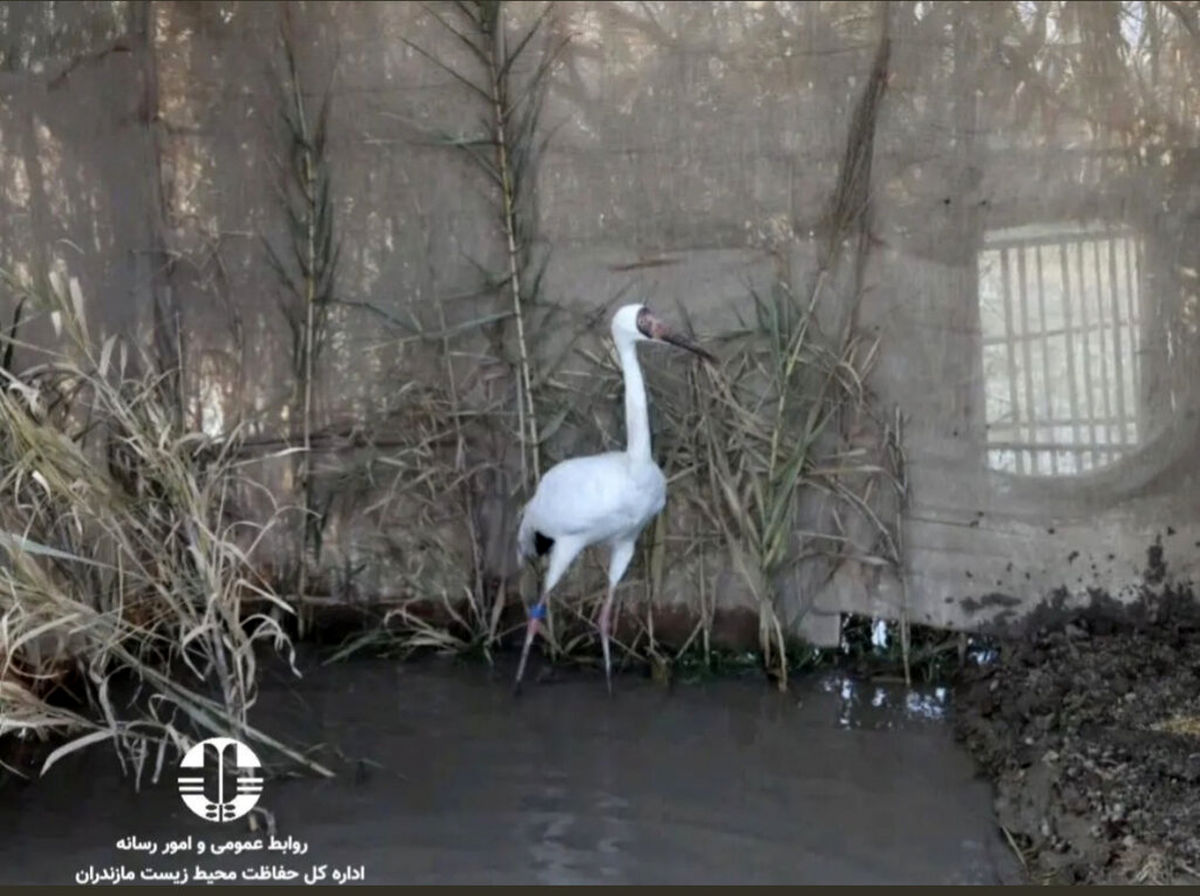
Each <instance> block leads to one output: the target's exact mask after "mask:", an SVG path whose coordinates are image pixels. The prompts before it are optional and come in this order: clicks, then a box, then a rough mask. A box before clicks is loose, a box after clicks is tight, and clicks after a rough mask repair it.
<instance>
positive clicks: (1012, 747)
mask: <svg viewBox="0 0 1200 896" xmlns="http://www.w3.org/2000/svg"><path fill="white" fill-rule="evenodd" d="M995 647H996V650H997V653H996V656H995V658H994V661H993V662H989V663H986V664H980V665H976V666H974V667H973V668H971V669H969V670H968V671H967V672H966V673H965V675H964V676H963V678H962V680H961V684H960V685H959V687H958V696H957V699H956V705H957V712H956V717H957V718H956V730H957V735H958V737H959V738H960V739H961V740H962V741H963V742H964V743H965V744H966V746H967V748H968V749H969V750H970V751H971V753H972V754H973V755H974V757H975V758H976V760H977V761H978V762H979V763H980V764H981V766H982V767H983V769H984V771H985V773H986V774H987V775H988V776H989V777H990V778H991V779H992V781H993V783H994V785H995V789H996V810H997V815H998V820H999V823H1000V824H1001V826H1002V827H1003V829H1004V830H1005V831H1006V832H1007V836H1008V838H1009V840H1010V843H1011V844H1012V846H1013V847H1014V849H1016V850H1018V851H1019V853H1020V855H1021V857H1022V860H1023V862H1024V863H1025V865H1026V867H1027V869H1028V871H1029V874H1030V876H1031V878H1032V879H1033V880H1034V881H1038V882H1053V883H1086V884H1097V883H1200V603H1198V602H1197V601H1196V599H1195V598H1194V597H1193V595H1192V594H1191V592H1190V591H1189V592H1186V593H1177V592H1173V591H1170V590H1167V591H1165V592H1164V593H1162V594H1161V595H1158V596H1154V595H1147V596H1145V597H1144V598H1143V599H1142V600H1141V601H1140V602H1139V603H1137V604H1136V605H1134V606H1133V607H1122V606H1119V605H1117V604H1116V603H1115V602H1114V601H1112V600H1111V599H1107V598H1106V597H1105V596H1103V595H1096V596H1095V597H1094V598H1093V600H1092V603H1091V605H1090V606H1088V607H1086V608H1083V609H1075V610H1069V609H1066V608H1065V602H1064V601H1063V600H1061V599H1060V600H1058V601H1057V602H1054V603H1052V604H1051V605H1050V606H1048V607H1046V608H1045V609H1044V610H1043V611H1040V612H1039V614H1038V616H1037V618H1035V619H1033V620H1031V621H1029V622H1028V623H1026V625H1025V626H1024V627H1023V630H1022V631H1021V632H1010V633H1009V634H1007V635H1005V636H1002V637H998V638H997V639H996V641H995Z"/></svg>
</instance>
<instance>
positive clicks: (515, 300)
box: [487, 2, 541, 486]
mask: <svg viewBox="0 0 1200 896" xmlns="http://www.w3.org/2000/svg"><path fill="white" fill-rule="evenodd" d="M492 31H493V33H492V52H491V53H490V54H489V55H488V57H487V58H488V81H489V84H490V88H491V100H492V115H493V122H492V139H493V142H494V144H495V149H496V171H497V174H498V175H499V180H500V195H501V201H502V203H503V219H502V220H503V222H504V240H505V250H506V254H507V256H508V285H509V292H510V294H511V295H512V310H513V322H514V325H515V326H516V330H517V352H518V355H517V360H518V363H519V365H520V382H521V387H520V389H519V392H520V393H521V394H520V395H519V396H518V399H517V419H518V423H519V426H520V432H521V441H522V443H523V445H524V446H525V450H522V452H521V479H522V482H523V483H524V484H525V485H526V486H528V485H529V483H530V482H531V474H532V478H533V479H536V478H537V477H538V476H539V475H540V474H541V438H540V436H539V434H538V419H537V408H536V407H535V405H534V400H533V398H534V396H533V373H532V364H531V363H530V355H529V346H528V345H527V343H526V341H525V313H526V312H525V301H524V294H523V293H522V291H521V268H522V264H521V257H520V249H519V247H518V245H517V210H516V209H517V203H516V195H515V191H514V184H513V176H512V166H511V164H510V159H509V151H508V142H509V137H508V125H507V122H508V119H509V115H510V113H511V111H512V110H511V107H510V105H509V102H508V93H509V90H508V83H507V77H508V75H507V73H508V72H509V71H511V63H510V62H509V60H508V56H507V52H506V40H505V28H504V4H503V2H498V3H497V4H496V11H495V19H494V21H493V22H492ZM526 451H528V453H529V458H530V467H531V469H527V468H526V459H525V454H526Z"/></svg>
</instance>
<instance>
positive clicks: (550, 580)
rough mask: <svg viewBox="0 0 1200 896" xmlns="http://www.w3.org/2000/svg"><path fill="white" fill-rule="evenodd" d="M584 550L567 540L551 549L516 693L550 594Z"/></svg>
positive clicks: (527, 632) (528, 628)
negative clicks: (572, 562)
mask: <svg viewBox="0 0 1200 896" xmlns="http://www.w3.org/2000/svg"><path fill="white" fill-rule="evenodd" d="M583 548H584V545H583V543H582V542H579V541H572V540H570V539H566V538H560V539H558V540H557V541H555V542H554V546H553V547H552V548H550V563H549V565H548V567H547V569H546V581H545V582H544V584H543V585H542V596H541V597H540V598H539V599H538V602H537V603H536V604H534V607H533V609H532V610H530V611H529V624H528V625H527V626H526V627H525V645H524V646H523V647H522V648H521V662H520V663H519V664H518V665H517V678H516V681H514V682H513V691H514V692H516V693H520V690H521V678H522V677H523V676H524V675H525V662H526V660H528V659H529V648H530V647H532V646H533V639H534V638H536V637H537V633H538V629H539V627H540V625H541V622H542V620H543V619H545V618H546V601H547V600H549V598H550V592H551V590H552V589H553V588H554V586H555V585H557V584H558V580H559V579H561V578H562V577H563V573H565V572H566V571H567V567H568V566H570V565H571V561H572V560H574V559H575V558H576V557H577V556H578V555H579V552H580V551H582V550H583Z"/></svg>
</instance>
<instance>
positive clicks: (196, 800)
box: [178, 737, 263, 822]
mask: <svg viewBox="0 0 1200 896" xmlns="http://www.w3.org/2000/svg"><path fill="white" fill-rule="evenodd" d="M262 785H263V779H262V765H261V764H260V763H259V761H258V757H257V756H255V755H254V751H253V750H251V749H250V748H249V747H248V746H246V745H245V744H244V743H242V742H241V741H236V740H234V739H233V738H230V737H210V738H209V739H208V740H202V741H200V743H198V744H196V745H195V746H193V747H192V748H191V749H190V750H188V751H187V753H185V754H184V757H183V759H182V760H181V761H180V763H179V780H178V786H179V795H180V796H181V797H183V803H184V805H185V806H187V807H188V808H189V809H191V810H192V811H193V812H195V813H196V814H197V815H199V816H200V817H201V818H203V819H205V820H206V821H218V822H220V821H234V820H236V819H238V818H241V817H242V816H243V815H245V814H246V813H247V812H249V811H250V810H251V809H253V808H254V806H255V805H256V804H257V803H258V798H259V796H261V795H262Z"/></svg>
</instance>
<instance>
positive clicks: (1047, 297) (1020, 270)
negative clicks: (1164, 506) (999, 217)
mask: <svg viewBox="0 0 1200 896" xmlns="http://www.w3.org/2000/svg"><path fill="white" fill-rule="evenodd" d="M1141 269H1142V247H1141V241H1140V239H1139V238H1138V237H1137V235H1136V234H1135V233H1134V232H1133V231H1132V230H1129V229H1128V228H1122V227H1116V226H1114V225H1110V224H1091V225H1086V226H1079V225H1069V226H1047V225H1037V226H1029V227H1019V228H1012V229H1009V230H1002V231H993V232H991V233H989V234H987V236H986V237H985V240H984V248H983V250H982V251H981V252H980V254H979V302H980V318H981V328H982V336H983V375H984V379H985V388H986V394H987V410H986V413H987V433H988V445H987V449H988V452H987V456H988V466H989V467H991V468H992V469H995V470H1003V471H1005V472H1010V473H1017V474H1025V475H1032V476H1069V475H1076V474H1079V473H1084V472H1087V471H1089V470H1095V469H1098V468H1100V467H1103V466H1105V465H1107V464H1110V463H1112V462H1113V461H1115V460H1117V459H1118V458H1119V457H1121V456H1122V454H1124V453H1125V452H1127V451H1129V450H1130V449H1131V448H1133V447H1134V446H1136V445H1137V444H1138V440H1139V438H1140V427H1139V425H1138V419H1139V402H1138V397H1139V395H1140V394H1141V393H1140V389H1139V374H1140V372H1139V369H1138V368H1139V365H1138V358H1139V352H1138V348H1139V345H1138V341H1139V336H1140V332H1139V324H1138V320H1139V312H1140V289H1139V272H1140V271H1141Z"/></svg>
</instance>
